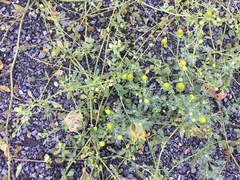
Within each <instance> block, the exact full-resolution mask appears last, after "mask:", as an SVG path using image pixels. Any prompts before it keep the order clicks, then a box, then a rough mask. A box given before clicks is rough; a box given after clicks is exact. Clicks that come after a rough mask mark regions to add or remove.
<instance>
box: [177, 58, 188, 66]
mask: <svg viewBox="0 0 240 180" xmlns="http://www.w3.org/2000/svg"><path fill="white" fill-rule="evenodd" d="M186 64H187V63H186V61H185V60H183V59H181V60H180V61H179V62H178V65H179V66H180V67H183V66H186Z"/></svg>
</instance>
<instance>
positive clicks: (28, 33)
mask: <svg viewBox="0 0 240 180" xmlns="http://www.w3.org/2000/svg"><path fill="white" fill-rule="evenodd" d="M12 2H13V3H17V4H20V5H22V6H25V5H26V1H18V0H14V1H12ZM145 2H147V3H148V4H150V5H153V6H155V7H160V6H161V5H162V4H161V3H159V1H156V0H155V1H154V0H146V1H145ZM109 3H110V2H109V1H104V2H103V7H108V4H109ZM32 8H33V9H32V10H29V11H27V14H26V17H25V19H24V22H23V27H22V31H21V39H20V44H21V45H26V46H31V48H28V49H27V50H26V51H24V52H20V53H19V54H18V57H17V61H16V65H15V69H14V77H13V78H14V82H15V85H16V86H17V87H18V91H17V93H16V97H15V98H14V101H13V107H16V106H17V105H18V104H19V103H24V102H25V101H28V100H30V99H31V98H30V97H29V95H28V94H29V91H31V93H32V95H33V97H38V96H39V95H40V92H41V91H42V90H43V88H44V86H43V85H44V84H46V83H47V80H46V78H45V77H46V73H47V74H48V75H49V76H51V75H52V74H53V72H54V70H56V69H57V67H53V66H50V65H47V64H46V63H43V62H40V61H38V60H37V59H44V58H45V57H46V54H44V53H42V51H41V49H40V48H38V45H40V44H44V43H46V38H47V35H48V34H47V30H46V29H45V24H44V21H43V20H42V18H41V17H40V14H39V13H32V12H33V11H34V8H36V7H34V6H33V7H32ZM239 8H240V3H238V9H239ZM238 9H237V7H236V6H233V5H232V6H231V7H230V10H231V11H232V12H236V13H237V10H238ZM13 13H14V8H13V6H12V5H6V4H4V3H0V14H4V15H7V16H11V15H13ZM144 13H145V14H143V16H149V15H151V14H152V16H151V18H152V19H158V18H159V17H160V16H162V15H159V17H155V16H157V15H155V14H154V13H153V12H152V10H150V9H149V10H148V11H145V12H144ZM153 14H154V15H153ZM223 15H224V12H223ZM163 16H164V15H163ZM70 18H74V16H73V15H71V16H70ZM9 20H10V19H9V18H7V17H5V18H1V19H0V23H4V22H8V21H9ZM149 23H150V25H151V20H150V21H149ZM67 24H68V21H62V22H61V25H62V26H67ZM90 24H92V25H93V26H95V28H96V29H98V28H99V29H100V28H101V26H103V24H101V23H99V22H97V19H92V20H90ZM18 28H19V23H15V24H14V25H13V26H12V27H11V28H10V30H9V32H8V33H7V36H6V37H5V39H4V41H3V42H2V43H1V44H0V48H6V50H5V51H4V52H0V59H1V60H2V61H3V63H4V69H3V70H1V71H0V82H1V84H4V85H6V86H10V81H9V79H10V76H9V73H8V70H9V68H10V65H11V63H12V61H13V57H14V52H15V50H16V40H17V36H18ZM82 28H83V27H79V31H83V29H82ZM174 29H176V28H174V27H170V29H169V31H173V30H174ZM4 32H5V31H3V30H0V37H1V38H0V40H1V39H2V37H3V36H4ZM143 32H144V30H143ZM217 32H218V29H216V30H214V33H217ZM128 33H129V39H131V38H132V36H131V33H132V32H128ZM93 38H94V39H98V36H97V35H96V34H94V33H93ZM171 38H173V37H169V39H170V40H171ZM160 43H161V42H160V40H157V43H156V46H155V48H156V49H153V50H151V51H153V54H157V53H158V51H157V48H158V45H160ZM206 43H208V42H206ZM226 43H231V44H233V45H234V43H235V41H234V39H232V38H231V37H226V40H225V44H226ZM139 45H140V44H139ZM170 54H171V53H170V52H167V51H164V56H166V57H167V56H169V55H170ZM146 66H147V65H146ZM235 79H236V80H237V81H238V82H240V76H239V75H236V76H235ZM53 83H54V79H52V80H51V81H50V82H49V84H48V86H47V91H46V94H44V96H47V94H53V93H55V92H57V88H56V87H55V86H54V85H53ZM231 87H232V90H233V92H230V90H229V91H228V92H227V93H229V94H230V95H229V96H228V97H227V98H225V99H224V101H223V102H222V106H223V107H228V106H229V105H231V103H232V102H234V99H233V96H232V94H231V93H234V94H235V96H236V98H237V100H239V97H240V92H239V91H240V87H239V85H238V84H237V83H236V82H235V81H232V83H231ZM9 100H10V93H6V92H3V91H0V122H1V124H2V123H3V124H4V122H5V120H6V118H7V116H6V114H4V113H3V112H5V111H7V110H8V104H9ZM56 101H57V102H59V103H61V104H63V107H64V108H65V109H67V110H71V109H72V108H73V104H72V102H71V101H69V100H67V99H66V95H61V96H58V97H57V98H56ZM229 116H230V119H231V123H232V124H238V125H239V124H240V116H239V113H238V112H236V113H234V114H231V115H229ZM17 121H18V119H17V118H16V117H15V116H14V115H13V116H12V117H11V120H10V124H9V127H13V128H14V127H16V124H17ZM57 121H59V120H58V117H51V118H48V117H44V112H42V111H40V112H38V111H37V110H36V111H33V115H32V117H31V118H30V119H29V122H30V124H29V125H28V126H27V127H23V131H21V132H20V133H17V134H16V136H15V137H14V138H13V137H10V139H9V142H10V146H11V151H14V150H15V149H16V148H17V147H21V150H20V151H19V152H18V153H16V157H17V158H15V159H14V160H13V163H12V171H11V173H12V179H16V178H14V177H15V172H16V169H17V166H18V165H19V163H22V170H21V173H20V176H19V177H18V178H17V179H20V180H27V179H28V180H35V179H38V180H45V179H60V177H61V172H62V171H63V169H64V168H66V166H67V164H66V163H57V162H53V164H52V168H50V169H46V166H45V163H43V159H44V155H45V154H49V155H51V156H52V158H53V159H54V155H53V154H52V151H51V150H52V149H53V148H54V147H55V145H56V140H54V139H51V137H50V139H51V140H50V141H48V142H44V140H43V139H42V138H40V137H39V133H43V132H48V131H52V128H51V124H53V123H55V122H57ZM0 127H1V126H0ZM234 129H236V127H235V126H231V125H229V126H227V127H226V130H227V136H228V139H229V140H237V139H239V138H240V135H239V134H237V133H236V132H235V131H234ZM172 131H173V129H171V128H168V129H165V130H164V133H165V134H170V133H171V132H172ZM10 134H11V131H10ZM65 136H66V133H65V132H64V131H59V132H58V138H59V139H61V138H62V139H64V138H65ZM0 137H1V138H3V139H4V138H5V137H6V135H5V131H4V129H3V128H0ZM63 141H64V140H63ZM204 144H205V139H200V138H195V137H191V138H186V137H184V138H180V136H179V134H176V135H175V136H174V138H172V139H171V140H170V141H169V142H168V143H167V146H166V148H165V150H164V151H163V155H162V163H163V164H162V167H163V168H164V169H166V170H170V169H171V168H172V166H173V161H174V160H180V157H188V156H191V155H192V154H194V153H195V152H196V150H197V149H199V148H201V147H203V145H204ZM109 146H112V148H114V149H116V150H121V149H122V148H123V147H124V146H122V145H121V144H120V145H117V144H111V145H109ZM157 148H158V150H157V151H156V154H155V155H156V157H157V156H158V155H159V153H160V151H161V146H160V145H158V146H157ZM214 148H215V149H216V152H215V153H214V154H213V155H212V156H213V157H212V158H213V159H214V160H215V161H216V163H217V162H218V161H219V160H223V161H224V162H226V164H225V169H224V170H223V171H222V176H223V179H226V180H239V179H240V174H239V172H238V170H237V168H236V166H235V164H234V162H233V161H232V159H231V158H229V157H228V156H227V155H226V153H225V152H224V149H223V148H222V147H218V146H216V147H214ZM101 153H102V154H101V155H102V157H107V156H109V155H111V154H112V152H110V151H108V149H107V148H103V150H102V152H101ZM233 155H234V156H235V158H236V160H237V162H238V164H240V153H239V152H237V150H236V149H234V152H233ZM192 160H193V158H189V159H188V160H186V161H184V163H182V164H181V165H179V166H177V167H176V168H175V169H174V170H173V171H172V172H171V174H170V176H171V177H172V178H173V179H178V180H184V179H188V180H190V179H193V180H194V179H201V177H200V176H199V175H200V172H201V169H199V167H198V166H196V167H194V168H192V169H191V168H190V165H191V162H192ZM119 162H121V161H120V159H119V160H118V159H114V160H109V162H108V163H109V164H111V165H116V166H117V165H119ZM135 163H136V164H138V165H146V166H153V165H154V164H153V159H152V156H151V154H150V150H149V147H148V146H147V145H146V146H145V147H143V148H142V149H139V151H138V153H136V154H135ZM85 167H86V165H85V164H84V163H83V162H77V163H76V164H74V165H73V166H72V169H75V175H74V179H79V177H81V174H82V170H83V168H85ZM119 170H120V172H122V173H121V175H122V177H123V178H126V179H137V180H140V179H147V178H148V176H149V173H148V172H145V171H142V170H141V168H135V169H132V165H130V164H124V163H123V164H122V165H121V166H120V167H119ZM5 174H7V159H6V158H5V156H4V154H3V152H2V151H1V152H0V179H3V177H4V175H5ZM108 175H109V174H108V172H107V171H106V172H105V174H104V177H103V179H105V178H107V177H108Z"/></svg>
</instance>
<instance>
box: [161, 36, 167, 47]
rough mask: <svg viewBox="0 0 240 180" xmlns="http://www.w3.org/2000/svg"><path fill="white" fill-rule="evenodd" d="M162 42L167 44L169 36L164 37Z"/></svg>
mask: <svg viewBox="0 0 240 180" xmlns="http://www.w3.org/2000/svg"><path fill="white" fill-rule="evenodd" d="M161 43H162V44H163V45H166V44H167V37H164V38H163V39H162V41H161Z"/></svg>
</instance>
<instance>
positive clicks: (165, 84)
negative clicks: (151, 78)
mask: <svg viewBox="0 0 240 180" xmlns="http://www.w3.org/2000/svg"><path fill="white" fill-rule="evenodd" d="M170 86H171V85H170V83H168V82H165V83H164V84H163V86H162V87H163V89H169V88H170Z"/></svg>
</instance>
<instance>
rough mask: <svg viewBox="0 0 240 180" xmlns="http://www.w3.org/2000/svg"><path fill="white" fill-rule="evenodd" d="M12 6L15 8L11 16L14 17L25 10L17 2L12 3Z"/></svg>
mask: <svg viewBox="0 0 240 180" xmlns="http://www.w3.org/2000/svg"><path fill="white" fill-rule="evenodd" d="M13 7H14V9H15V12H14V15H13V16H15V17H16V16H18V15H19V14H22V13H23V12H24V11H25V8H24V7H22V6H20V5H18V4H13Z"/></svg>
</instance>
